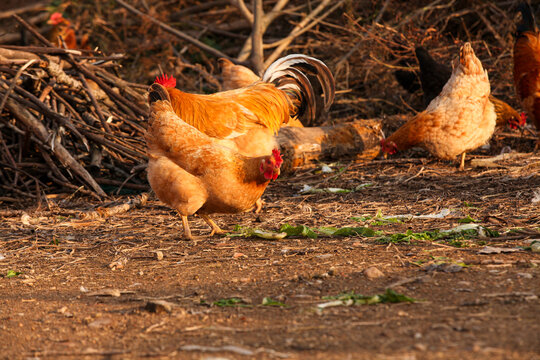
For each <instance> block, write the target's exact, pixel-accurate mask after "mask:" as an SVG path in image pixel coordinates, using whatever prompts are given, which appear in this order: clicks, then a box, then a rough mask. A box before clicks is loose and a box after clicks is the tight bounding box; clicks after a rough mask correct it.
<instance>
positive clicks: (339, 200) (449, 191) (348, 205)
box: [0, 134, 540, 359]
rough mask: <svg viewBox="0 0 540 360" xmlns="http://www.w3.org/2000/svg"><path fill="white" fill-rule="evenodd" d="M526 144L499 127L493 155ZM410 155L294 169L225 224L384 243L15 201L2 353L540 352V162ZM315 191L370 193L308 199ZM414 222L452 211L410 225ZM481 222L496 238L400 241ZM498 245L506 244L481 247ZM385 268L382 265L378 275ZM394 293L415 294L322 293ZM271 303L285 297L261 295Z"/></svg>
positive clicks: (4, 268)
mask: <svg viewBox="0 0 540 360" xmlns="http://www.w3.org/2000/svg"><path fill="white" fill-rule="evenodd" d="M513 136H514V137H513V138H512V137H510V138H508V137H507V138H504V137H501V136H500V135H498V136H496V137H495V140H494V141H492V144H493V145H492V149H491V150H490V151H491V152H495V153H497V151H498V148H497V147H500V146H503V145H504V143H503V144H501V143H500V140H501V139H503V140H504V141H514V142H513V143H511V144H510V145H512V146H513V148H514V149H515V148H518V150H519V146H523V148H524V149H526V148H529V149H532V141H529V140H523V139H520V138H519V134H517V135H516V134H514V135H513ZM509 139H510V140H509ZM512 139H513V140H512ZM498 141H499V142H498ZM501 141H502V140H501ZM507 145H508V144H507ZM405 155H406V156H408V157H403V158H392V159H387V160H384V159H378V160H375V161H373V162H369V163H347V162H344V163H341V164H333V165H332V166H331V168H332V169H333V170H334V172H332V173H323V174H321V173H320V172H319V171H318V170H317V169H312V170H305V171H299V172H297V173H296V174H294V175H292V176H283V177H281V178H280V179H279V180H278V181H277V182H275V183H273V184H271V186H270V187H269V188H268V190H267V192H266V193H265V196H264V199H265V201H266V206H265V208H264V210H263V212H262V214H260V215H259V216H257V215H255V214H253V213H245V214H240V215H230V216H229V215H219V216H215V217H214V218H215V220H216V221H217V223H218V224H219V225H220V226H222V227H223V228H225V229H229V230H231V229H232V228H233V227H234V226H235V225H236V224H239V225H242V226H251V227H258V228H261V229H265V230H277V229H278V228H279V226H280V225H282V224H285V223H289V224H294V225H300V224H302V225H307V226H309V227H313V228H317V227H320V226H335V227H342V226H360V225H363V226H366V227H369V228H371V229H373V230H377V231H380V232H378V233H377V235H376V236H373V237H361V236H346V237H337V236H336V237H323V236H320V237H318V238H316V239H312V238H308V237H301V236H292V237H287V238H285V239H281V240H266V239H262V238H257V237H231V236H213V237H209V236H208V233H209V229H207V227H206V225H205V224H204V222H203V221H201V219H199V218H192V219H191V220H190V222H191V225H192V231H193V232H194V234H195V235H198V236H199V239H198V240H197V241H193V242H188V241H184V240H183V239H182V238H181V233H182V226H181V222H180V221H179V220H180V219H179V217H178V216H177V215H176V214H175V213H174V212H173V211H171V210H170V209H168V208H167V207H165V206H164V205H162V204H161V203H159V202H158V201H157V200H156V199H155V197H152V196H151V197H150V201H148V203H147V204H146V205H145V206H144V207H142V208H138V209H134V210H132V211H130V212H127V213H125V214H121V215H116V216H113V217H108V218H98V219H94V220H83V219H79V218H77V217H76V216H75V214H77V213H78V212H79V211H81V210H91V209H92V203H91V201H90V200H89V199H81V198H77V197H76V196H75V197H73V198H61V197H59V198H56V199H54V198H51V199H50V200H49V201H48V204H46V203H44V204H42V205H41V209H36V207H35V206H33V207H24V204H21V205H20V208H19V209H17V208H14V207H10V208H3V210H2V212H1V213H2V215H3V216H2V220H1V222H0V237H1V238H2V240H3V241H2V242H1V243H0V274H2V277H0V339H2V341H0V354H1V355H0V357H1V358H4V359H15V358H58V359H68V358H103V359H111V358H113V359H125V358H140V357H146V358H179V359H180V358H181V359H232V358H261V359H275V358H278V359H281V358H285V359H308V358H309V359H442V358H444V359H456V358H461V359H488V358H489V359H540V336H539V334H540V302H539V299H538V295H539V294H540V281H539V277H540V269H539V265H540V254H539V253H537V252H533V251H531V249H530V247H531V243H532V242H533V240H534V239H540V233H539V232H540V213H539V211H538V206H539V204H540V201H539V200H540V176H538V169H539V167H540V157H539V156H538V154H536V155H535V154H532V153H525V154H524V155H523V156H514V157H513V158H512V159H509V160H502V161H498V162H496V163H491V165H496V166H495V167H493V166H492V167H473V165H472V164H468V165H467V169H466V171H464V172H459V171H457V169H456V167H455V164H450V163H448V162H437V161H435V160H432V159H430V158H426V157H424V155H425V154H424V153H418V152H415V151H414V150H413V151H411V152H409V153H407V154H405ZM488 157H489V155H481V154H476V155H474V156H472V158H473V159H475V160H478V159H484V158H488ZM319 170H320V169H319ZM306 184H307V185H310V186H313V187H315V188H318V189H324V188H328V187H339V188H344V189H355V188H356V191H354V192H349V193H313V194H301V193H300V190H301V189H302V188H303V187H304V185H306ZM366 184H368V185H366ZM358 185H364V186H360V187H358ZM118 201H119V202H123V201H125V198H118ZM23 209H24V211H23ZM446 209H448V210H449V211H447V210H446ZM448 213H449V214H448ZM404 214H411V215H430V214H431V215H433V214H435V215H437V214H447V216H446V217H442V218H437V217H436V216H435V217H434V218H429V217H427V218H426V217H423V218H422V217H416V218H413V217H412V216H409V217H406V218H397V217H396V215H404ZM385 216H386V217H387V218H385ZM353 217H355V219H356V220H355V219H352V218H353ZM388 217H389V218H388ZM467 218H468V219H475V220H477V221H479V222H478V223H477V224H479V225H481V226H484V227H486V228H488V229H489V230H493V231H497V232H498V235H499V236H494V237H482V236H465V237H463V238H459V237H457V238H456V237H454V238H451V239H449V238H446V239H442V240H433V239H423V238H421V237H420V236H414V235H411V234H410V233H409V235H410V236H409V238H408V239H407V238H405V239H403V236H402V237H401V238H399V237H396V235H394V238H390V236H391V235H392V234H398V233H405V232H406V231H407V230H410V231H412V232H413V233H420V232H424V231H427V230H435V229H450V228H454V227H456V226H457V225H460V224H459V220H460V219H467ZM509 230H510V231H509ZM399 239H401V241H400V240H399ZM407 240H409V241H407ZM486 246H490V247H493V248H495V250H494V251H492V252H493V253H489V251H487V252H488V254H482V253H481V252H486V251H485V250H486V249H488V250H489V249H490V248H486ZM491 250H493V249H491ZM497 252H500V253H497ZM372 267H374V268H376V269H378V270H379V271H380V272H381V273H382V274H381V273H377V271H375V270H370V271H367V273H366V271H365V270H366V269H368V268H372ZM372 272H375V273H374V274H372ZM18 273H20V274H18ZM377 276H378V277H377ZM385 289H392V290H393V291H395V292H396V293H398V294H404V295H406V296H408V297H411V298H413V299H416V300H417V301H416V302H413V303H410V302H398V303H377V304H372V305H350V304H348V303H347V302H346V301H341V302H339V301H337V302H336V300H335V299H328V298H325V297H332V296H337V295H339V294H343V293H348V292H351V291H352V292H354V293H356V294H363V295H375V294H383V293H384V292H385ZM267 297H268V298H271V299H272V300H273V301H275V302H273V303H272V302H270V303H271V304H274V305H282V306H265V305H262V304H263V302H264V298H267ZM233 298H234V299H236V300H231V299H233ZM267 300H268V299H267ZM267 302H268V301H267ZM321 304H325V305H321ZM223 305H233V306H223ZM329 305H334V306H329ZM336 305H340V306H336ZM347 305H350V306H347Z"/></svg>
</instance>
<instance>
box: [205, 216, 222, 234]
mask: <svg viewBox="0 0 540 360" xmlns="http://www.w3.org/2000/svg"><path fill="white" fill-rule="evenodd" d="M199 216H200V217H201V219H203V220H204V221H205V222H206V223H207V224H208V225H209V226H210V227H211V228H212V232H211V233H210V236H213V235H214V234H223V230H221V229H220V228H219V226H217V224H216V223H215V222H214V221H213V220H212V219H210V218H209V217H208V215H203V214H199Z"/></svg>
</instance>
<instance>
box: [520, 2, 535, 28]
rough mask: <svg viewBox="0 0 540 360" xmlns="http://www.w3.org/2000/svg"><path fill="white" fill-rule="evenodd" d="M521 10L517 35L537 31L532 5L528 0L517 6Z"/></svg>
mask: <svg viewBox="0 0 540 360" xmlns="http://www.w3.org/2000/svg"><path fill="white" fill-rule="evenodd" d="M517 9H518V10H519V11H520V12H521V23H519V24H518V26H517V35H518V36H520V35H521V34H523V33H524V32H526V31H535V30H536V29H537V27H536V22H535V20H534V16H533V14H532V11H531V7H530V6H529V4H527V3H526V2H522V3H520V4H519V5H518V8H517Z"/></svg>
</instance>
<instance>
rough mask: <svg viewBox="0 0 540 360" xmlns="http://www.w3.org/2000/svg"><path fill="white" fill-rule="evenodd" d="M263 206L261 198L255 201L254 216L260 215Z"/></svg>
mask: <svg viewBox="0 0 540 360" xmlns="http://www.w3.org/2000/svg"><path fill="white" fill-rule="evenodd" d="M263 205H264V201H262V199H261V198H258V199H257V201H255V214H260V213H261V210H262V207H263Z"/></svg>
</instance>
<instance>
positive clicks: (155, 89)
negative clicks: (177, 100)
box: [148, 83, 171, 105]
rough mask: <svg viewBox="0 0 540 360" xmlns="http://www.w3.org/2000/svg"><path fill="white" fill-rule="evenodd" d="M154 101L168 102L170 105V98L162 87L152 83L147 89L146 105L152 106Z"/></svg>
mask: <svg viewBox="0 0 540 360" xmlns="http://www.w3.org/2000/svg"><path fill="white" fill-rule="evenodd" d="M156 101H168V102H169V103H170V101H171V98H170V97H169V93H168V92H167V90H166V89H165V87H163V85H160V84H158V83H153V84H152V85H150V88H149V89H148V103H149V104H150V105H152V104H153V103H155V102H156Z"/></svg>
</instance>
